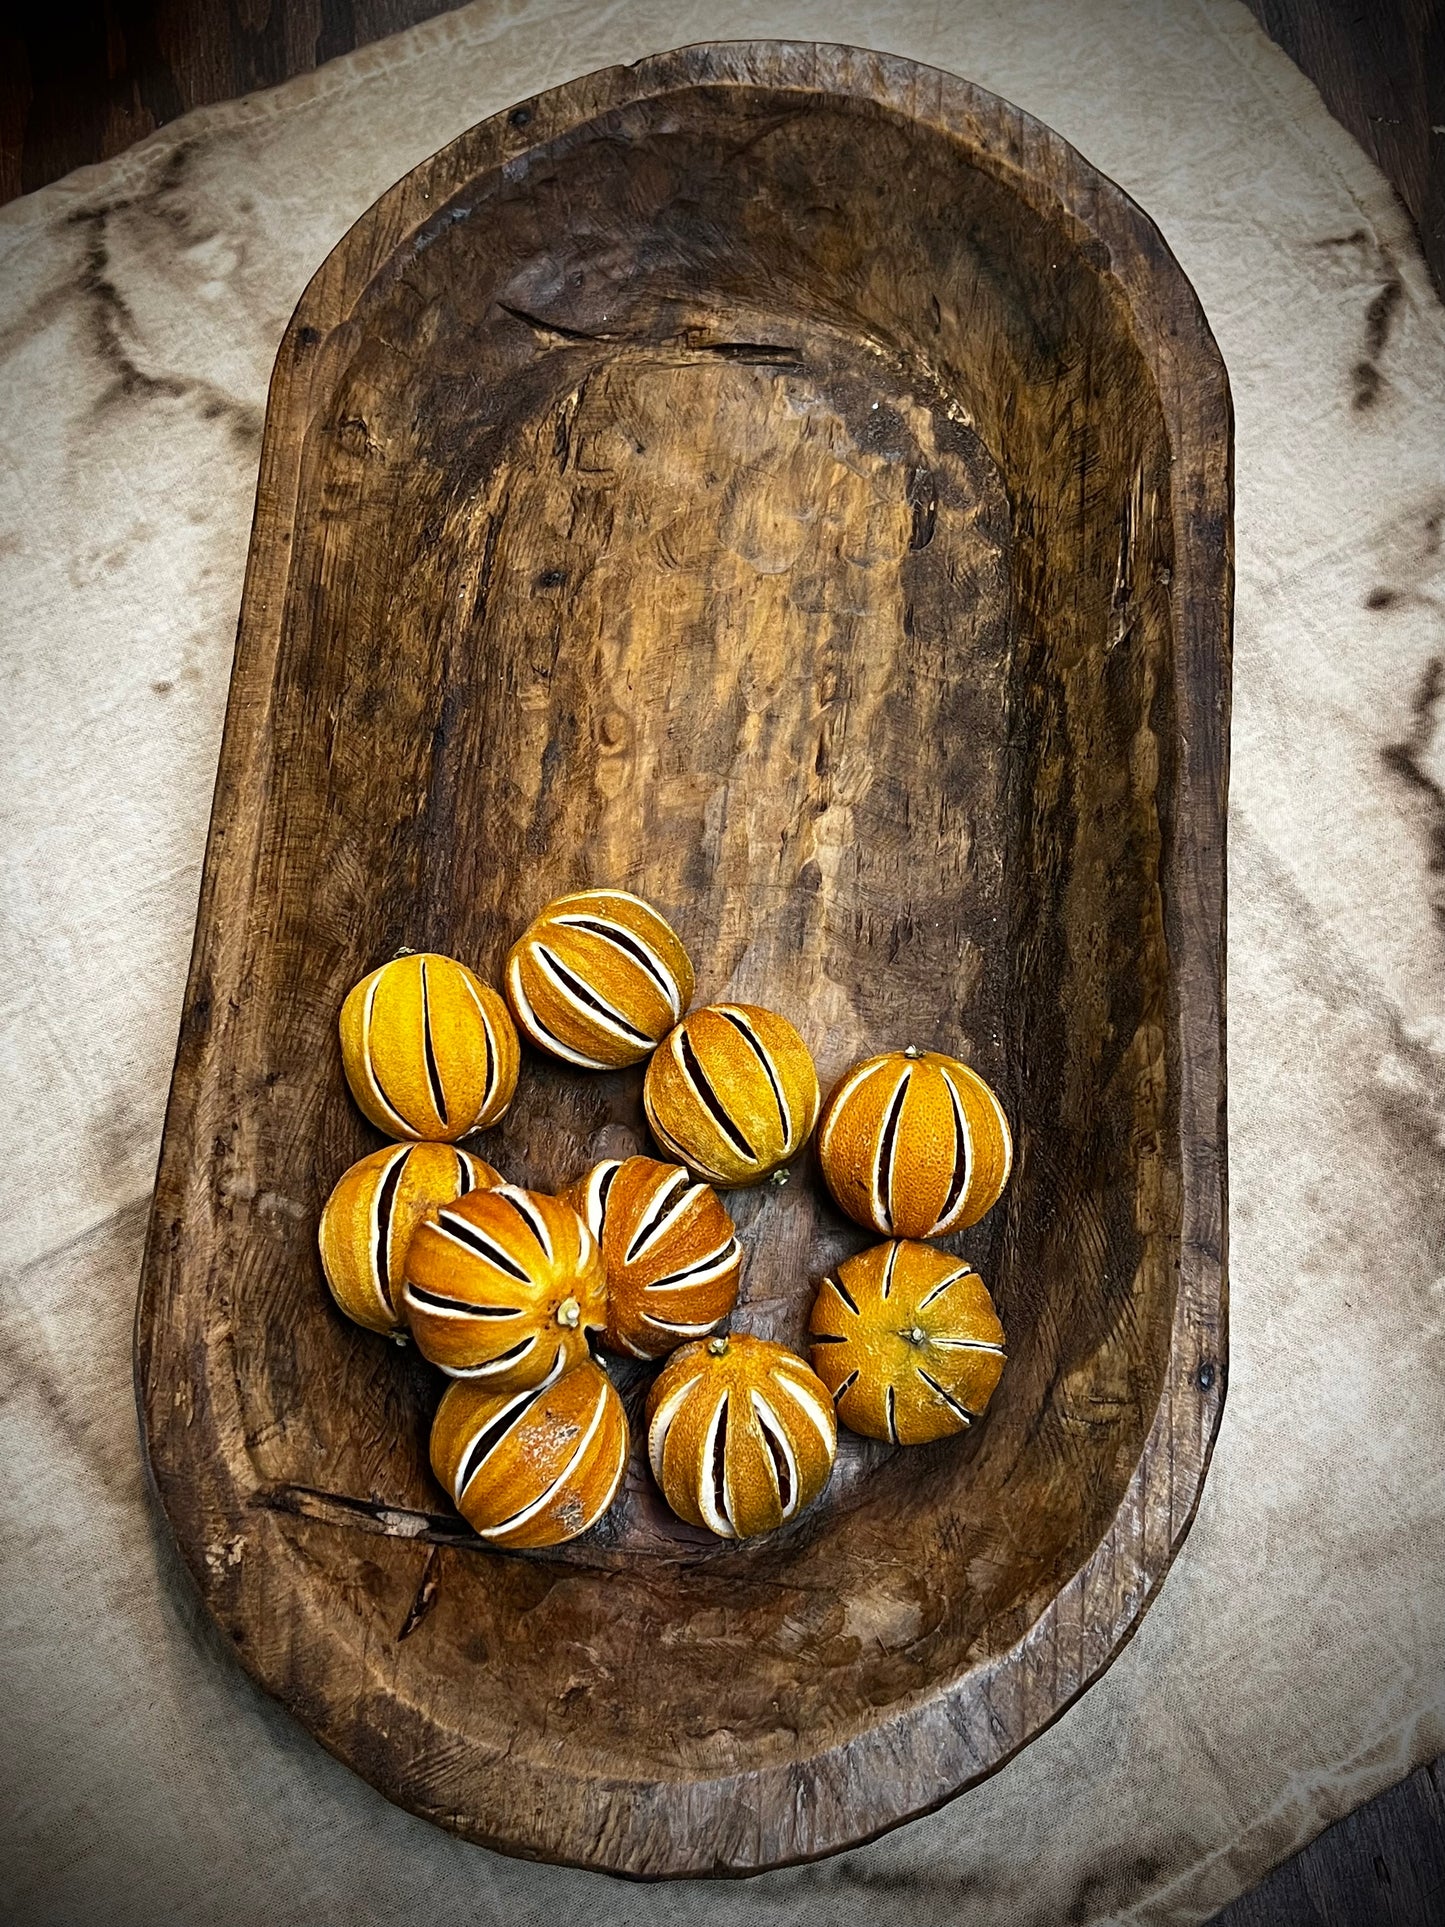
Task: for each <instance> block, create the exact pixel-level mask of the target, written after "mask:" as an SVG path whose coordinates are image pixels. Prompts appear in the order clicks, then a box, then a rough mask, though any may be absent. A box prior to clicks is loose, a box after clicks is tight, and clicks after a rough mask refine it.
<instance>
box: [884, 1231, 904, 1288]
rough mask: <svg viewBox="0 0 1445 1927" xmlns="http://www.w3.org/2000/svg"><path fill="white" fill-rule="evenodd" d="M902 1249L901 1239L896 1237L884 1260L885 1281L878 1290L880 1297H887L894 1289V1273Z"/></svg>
mask: <svg viewBox="0 0 1445 1927" xmlns="http://www.w3.org/2000/svg"><path fill="white" fill-rule="evenodd" d="M901 1250H902V1244H901V1241H900V1240H898V1239H896V1238H895V1239H894V1241H893V1243H892V1244H891V1245H890V1246H889V1248H888V1256H887V1257H886V1258H885V1259H884V1261H883V1282H882V1284H881V1285H880V1287H879V1290H878V1296H879V1297H880V1298H886V1297H887V1296H888V1294H889V1292H890V1291H892V1289H893V1273H894V1271H895V1270H896V1269H897V1265H898V1253H899V1252H900V1251H901Z"/></svg>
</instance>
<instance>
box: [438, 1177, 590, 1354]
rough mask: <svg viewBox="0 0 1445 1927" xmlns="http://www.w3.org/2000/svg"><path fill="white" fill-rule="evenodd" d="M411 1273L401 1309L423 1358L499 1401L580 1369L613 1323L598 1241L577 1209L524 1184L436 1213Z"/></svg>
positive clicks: (480, 1195)
mask: <svg viewBox="0 0 1445 1927" xmlns="http://www.w3.org/2000/svg"><path fill="white" fill-rule="evenodd" d="M404 1270H405V1278H406V1282H405V1285H404V1286H403V1289H402V1300H401V1301H402V1309H403V1310H404V1311H405V1313H406V1316H407V1321H408V1323H409V1324H410V1326H411V1333H412V1337H413V1338H415V1340H416V1343H417V1349H418V1350H419V1351H420V1352H421V1354H422V1356H423V1357H424V1358H429V1359H430V1360H431V1362H432V1364H433V1365H440V1367H441V1368H442V1370H443V1371H444V1372H449V1373H450V1374H451V1375H452V1377H453V1378H470V1379H476V1380H479V1381H484V1382H485V1383H487V1384H488V1385H490V1386H491V1387H492V1388H493V1389H494V1390H498V1391H524V1390H526V1389H527V1388H528V1387H529V1386H532V1385H540V1384H541V1383H542V1381H543V1380H544V1379H548V1378H551V1377H552V1376H553V1375H554V1374H556V1373H558V1372H561V1371H565V1370H566V1369H567V1368H568V1367H569V1366H573V1365H579V1364H581V1363H582V1362H583V1360H585V1359H586V1358H587V1357H588V1356H589V1353H588V1348H587V1333H588V1332H589V1331H600V1330H601V1329H602V1326H603V1324H604V1323H605V1321H606V1317H607V1278H606V1274H605V1273H604V1271H603V1269H602V1254H601V1252H600V1251H599V1250H598V1248H597V1240H596V1239H595V1238H594V1237H593V1236H592V1233H591V1232H590V1231H589V1230H588V1229H587V1227H586V1225H585V1224H583V1222H582V1220H581V1219H580V1218H579V1217H578V1215H577V1213H576V1212H575V1211H574V1210H573V1209H572V1207H571V1205H570V1204H563V1202H562V1200H561V1199H560V1198H548V1197H543V1196H541V1195H540V1194H539V1193H538V1192H535V1191H523V1190H521V1189H520V1188H519V1187H518V1186H517V1185H515V1184H503V1185H498V1186H497V1187H496V1189H495V1190H491V1191H472V1192H470V1193H469V1194H468V1195H467V1196H466V1197H464V1198H459V1199H458V1200H457V1202H456V1203H455V1204H450V1205H443V1206H441V1207H440V1208H439V1209H437V1210H434V1211H429V1212H428V1213H427V1215H426V1216H425V1217H424V1218H423V1219H422V1221H421V1223H420V1224H419V1225H418V1226H417V1228H416V1231H415V1233H414V1234H413V1236H412V1241H411V1244H410V1246H409V1248H408V1250H407V1254H406V1261H405V1267H404Z"/></svg>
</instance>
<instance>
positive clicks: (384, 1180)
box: [318, 1144, 502, 1334]
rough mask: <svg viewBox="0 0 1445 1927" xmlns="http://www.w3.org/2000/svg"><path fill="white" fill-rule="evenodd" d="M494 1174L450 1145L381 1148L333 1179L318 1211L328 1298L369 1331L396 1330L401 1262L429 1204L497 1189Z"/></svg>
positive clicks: (401, 1319) (401, 1325)
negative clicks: (492, 1187)
mask: <svg viewBox="0 0 1445 1927" xmlns="http://www.w3.org/2000/svg"><path fill="white" fill-rule="evenodd" d="M501 1182H502V1178H501V1175H500V1173H498V1172H496V1171H494V1170H493V1169H492V1167H491V1165H490V1164H483V1162H482V1160H481V1159H480V1158H478V1157H473V1156H472V1154H471V1152H470V1151H458V1150H456V1149H455V1148H454V1147H453V1146H452V1145H450V1144H388V1145H386V1146H385V1147H384V1148H383V1149H382V1150H380V1151H373V1152H372V1153H371V1155H370V1156H369V1157H364V1158H359V1159H358V1160H357V1162H356V1163H355V1164H353V1165H352V1166H351V1168H350V1169H349V1170H347V1171H344V1172H343V1173H342V1175H341V1176H340V1177H339V1178H338V1179H337V1181H336V1184H335V1186H334V1188H333V1190H332V1193H331V1196H330V1197H329V1198H328V1199H327V1200H326V1203H325V1205H324V1206H323V1207H322V1212H321V1226H320V1231H319V1234H318V1235H319V1242H320V1245H321V1268H322V1270H323V1271H324V1272H325V1274H326V1282H327V1284H328V1285H330V1287H331V1295H332V1297H333V1298H334V1299H335V1300H336V1302H337V1304H338V1305H339V1306H340V1307H341V1309H342V1310H343V1311H344V1312H345V1313H346V1315H347V1317H348V1318H354V1319H355V1321H356V1323H357V1324H358V1325H365V1326H366V1327H367V1329H368V1330H369V1331H376V1332H386V1333H398V1334H399V1333H401V1332H404V1331H405V1330H406V1316H405V1314H404V1313H403V1311H402V1309H401V1280H402V1261H403V1259H404V1258H405V1257H406V1252H407V1247H408V1245H409V1244H410V1243H411V1239H412V1234H413V1232H414V1231H415V1230H416V1228H417V1226H418V1225H419V1224H420V1223H421V1221H422V1219H423V1218H424V1217H425V1215H426V1213H427V1212H428V1211H430V1210H431V1209H432V1208H433V1207H434V1206H436V1205H443V1204H452V1203H454V1202H455V1201H456V1199H458V1198H461V1197H465V1196H466V1194H467V1192H468V1191H476V1190H486V1189H488V1188H489V1187H490V1186H492V1185H494V1184H500V1183H501Z"/></svg>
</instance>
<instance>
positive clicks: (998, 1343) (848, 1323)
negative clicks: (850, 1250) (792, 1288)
mask: <svg viewBox="0 0 1445 1927" xmlns="http://www.w3.org/2000/svg"><path fill="white" fill-rule="evenodd" d="M808 1329H809V1331H810V1333H811V1334H812V1358H813V1366H814V1369H815V1370H816V1372H817V1374H818V1376H819V1378H821V1379H822V1381H823V1383H824V1384H825V1385H826V1386H827V1388H828V1390H829V1392H830V1393H831V1394H832V1397H833V1403H834V1406H835V1407H836V1410H837V1413H838V1417H839V1418H840V1419H841V1420H842V1421H843V1423H844V1424H845V1425H846V1426H847V1427H848V1428H849V1430H850V1431H854V1432H862V1433H864V1434H865V1435H866V1436H867V1437H868V1438H871V1439H886V1440H887V1441H888V1442H889V1443H890V1444H892V1445H922V1444H925V1443H926V1442H927V1441H928V1440H930V1439H941V1438H945V1437H947V1436H948V1434H949V1433H951V1432H962V1431H964V1430H965V1429H966V1428H967V1427H968V1426H970V1425H972V1424H973V1422H974V1420H975V1419H978V1418H981V1417H982V1415H983V1413H984V1410H985V1408H986V1407H987V1405H988V1402H989V1400H990V1398H992V1396H993V1391H994V1387H995V1386H996V1385H997V1384H998V1381H999V1378H1000V1376H1001V1374H1002V1372H1003V1368H1004V1349H1003V1346H1004V1335H1003V1326H1002V1325H1001V1324H1000V1323H999V1319H998V1314H997V1313H996V1312H995V1310H994V1308H993V1300H992V1299H991V1298H990V1297H989V1295H988V1290H987V1287H986V1286H985V1285H984V1282H983V1280H982V1278H980V1277H979V1275H978V1273H977V1272H976V1271H975V1270H974V1269H973V1267H972V1266H971V1265H966V1264H965V1263H964V1262H963V1260H962V1259H961V1258H953V1257H950V1256H949V1254H948V1253H947V1252H946V1251H936V1250H935V1249H934V1248H933V1246H932V1245H925V1244H916V1243H914V1242H912V1241H911V1240H909V1239H904V1238H899V1239H895V1240H893V1241H892V1242H891V1243H889V1244H881V1245H874V1246H872V1247H871V1249H869V1250H867V1251H860V1252H859V1253H858V1254H857V1256H856V1257H853V1258H845V1259H844V1261H843V1263H842V1264H841V1265H839V1267H838V1269H837V1272H836V1273H835V1274H834V1275H833V1276H832V1277H829V1278H825V1279H824V1280H823V1283H822V1285H821V1286H820V1287H819V1290H818V1296H817V1297H816V1299H814V1301H813V1311H812V1317H811V1319H810V1321H809V1326H808Z"/></svg>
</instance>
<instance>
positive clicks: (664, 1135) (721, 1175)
mask: <svg viewBox="0 0 1445 1927" xmlns="http://www.w3.org/2000/svg"><path fill="white" fill-rule="evenodd" d="M683 1081H684V1082H685V1083H686V1082H687V1074H686V1072H684V1073H683ZM687 1087H688V1089H689V1090H691V1089H692V1085H691V1084H690V1083H688V1086H687ZM643 1106H644V1109H645V1110H646V1112H647V1122H648V1124H649V1125H650V1126H651V1128H652V1135H653V1136H654V1137H655V1138H656V1139H657V1141H658V1143H659V1144H660V1145H661V1146H662V1148H663V1150H664V1151H671V1153H672V1155H673V1156H674V1157H675V1158H677V1159H678V1161H679V1162H680V1163H682V1164H685V1165H687V1167H688V1169H689V1170H691V1171H700V1172H701V1173H702V1175H703V1176H704V1177H705V1178H710V1179H711V1180H712V1182H713V1183H714V1184H730V1183H731V1182H732V1177H731V1174H730V1173H729V1172H727V1171H719V1170H718V1168H717V1166H716V1165H713V1164H707V1163H704V1161H703V1160H702V1159H701V1158H700V1157H699V1156H698V1155H697V1153H696V1152H695V1151H685V1150H684V1149H683V1148H682V1146H681V1145H680V1144H679V1143H678V1141H677V1139H676V1138H675V1137H673V1136H672V1135H671V1133H670V1132H668V1131H667V1130H666V1129H664V1127H663V1126H662V1125H661V1124H659V1123H658V1121H657V1114H656V1112H655V1111H654V1110H653V1108H652V1106H651V1105H650V1104H648V1103H647V1101H646V1093H644V1097H643Z"/></svg>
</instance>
